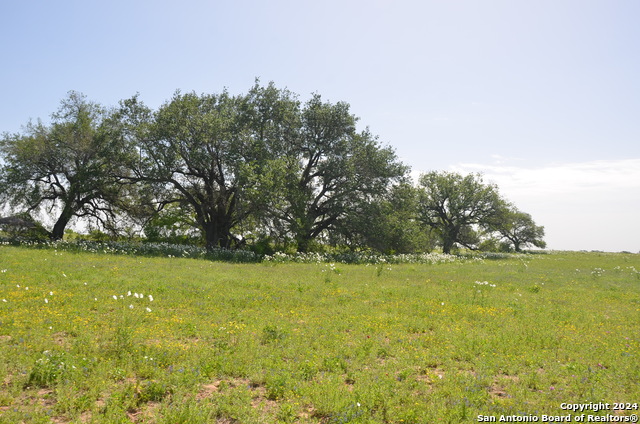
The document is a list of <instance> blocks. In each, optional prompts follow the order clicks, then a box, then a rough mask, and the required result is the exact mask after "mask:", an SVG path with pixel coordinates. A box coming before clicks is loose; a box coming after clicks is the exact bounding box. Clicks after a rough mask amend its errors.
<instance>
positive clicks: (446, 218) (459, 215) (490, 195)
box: [419, 172, 503, 253]
mask: <svg viewBox="0 0 640 424" xmlns="http://www.w3.org/2000/svg"><path fill="white" fill-rule="evenodd" d="M419 184H420V189H421V192H420V200H419V216H420V220H421V221H422V223H423V224H424V225H425V226H427V227H430V228H432V229H433V231H434V232H435V233H436V234H437V236H438V237H439V238H440V242H441V245H442V250H443V252H444V253H450V252H451V250H452V249H453V247H454V246H455V245H456V243H458V244H460V245H462V246H465V247H469V248H475V246H476V245H477V244H478V243H479V242H480V239H479V237H478V233H477V231H478V229H482V228H488V227H489V226H490V225H491V224H492V223H493V222H494V221H495V220H496V218H497V216H498V213H499V211H500V208H501V207H502V204H503V200H502V199H501V198H500V196H499V194H498V188H497V187H496V186H495V185H493V184H485V183H484V182H483V180H482V176H481V175H479V174H469V175H466V176H463V175H460V174H457V173H453V172H430V173H427V174H423V175H422V176H421V177H420V181H419Z"/></svg>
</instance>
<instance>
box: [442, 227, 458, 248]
mask: <svg viewBox="0 0 640 424" xmlns="http://www.w3.org/2000/svg"><path fill="white" fill-rule="evenodd" d="M457 239H458V230H457V229H456V227H447V228H445V230H444V234H443V235H442V253H444V254H446V255H449V254H451V249H452V248H453V245H454V244H456V240H457Z"/></svg>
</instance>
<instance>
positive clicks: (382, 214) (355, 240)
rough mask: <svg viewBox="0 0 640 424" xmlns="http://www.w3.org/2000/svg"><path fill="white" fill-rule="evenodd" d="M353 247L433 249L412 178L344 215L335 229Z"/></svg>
mask: <svg viewBox="0 0 640 424" xmlns="http://www.w3.org/2000/svg"><path fill="white" fill-rule="evenodd" d="M334 237H336V238H337V239H338V240H339V241H340V242H342V243H344V244H346V245H347V246H350V247H352V248H369V249H373V250H375V251H378V252H380V253H385V254H396V253H415V252H425V251H431V250H432V249H433V247H434V246H433V240H432V238H431V237H430V235H429V232H428V231H425V229H424V228H423V226H422V225H421V223H420V221H419V220H418V190H417V189H416V188H415V187H414V186H413V185H412V184H410V183H409V182H402V183H400V184H396V185H393V186H392V187H391V188H390V189H389V190H388V192H387V193H384V194H383V195H382V196H380V197H378V198H376V199H375V200H374V201H372V202H369V203H366V204H364V205H363V207H362V208H361V209H360V210H358V211H354V212H352V213H350V214H349V215H348V216H347V219H343V220H341V221H340V223H339V224H338V226H337V231H335V232H334Z"/></svg>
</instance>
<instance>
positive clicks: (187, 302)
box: [0, 246, 640, 423]
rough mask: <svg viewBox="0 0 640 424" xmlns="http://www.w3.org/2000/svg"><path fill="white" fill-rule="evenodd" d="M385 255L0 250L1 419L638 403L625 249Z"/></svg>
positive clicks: (349, 418) (320, 414)
mask: <svg viewBox="0 0 640 424" xmlns="http://www.w3.org/2000/svg"><path fill="white" fill-rule="evenodd" d="M176 256H177V255H176ZM285 262H286V263H285ZM389 262H391V261H385V262H382V261H378V263H376V264H371V263H368V264H345V263H340V262H337V261H336V262H335V263H331V262H330V263H326V262H323V261H302V263H300V262H295V261H293V260H286V261H285V260H283V261H278V260H276V261H272V260H268V261H264V262H262V263H232V262H212V261H208V260H202V259H186V258H168V257H141V256H133V255H117V256H116V255H107V254H104V253H91V252H80V251H65V250H60V249H58V250H55V249H39V250H35V249H30V248H25V247H11V246H0V382H1V384H2V386H1V388H0V422H2V423H4V422H6V423H14V422H28V423H31V422H33V423H45V422H46V423H49V422H52V421H53V422H60V423H65V422H93V423H114V422H149V423H179V422H184V423H205V422H219V423H231V422H241V423H272V422H297V423H348V422H351V423H390V422H392V423H411V422H413V423H425V422H436V423H437V422H477V416H478V415H487V416H499V415H501V414H504V415H511V414H537V415H541V414H553V415H567V413H566V411H563V410H561V409H560V404H561V403H563V402H572V403H576V402H599V401H603V400H604V401H606V402H611V403H613V402H630V403H632V404H633V403H634V402H638V400H639V399H640V389H639V387H640V385H639V384H638V383H639V382H640V381H639V379H640V360H639V358H638V348H639V347H640V337H639V336H638V335H639V334H640V290H639V289H640V277H639V276H640V274H639V273H638V271H637V269H640V257H639V255H633V254H598V253H552V254H548V255H528V256H517V257H509V258H498V259H495V260H491V261H488V260H477V259H473V260H469V259H464V260H446V261H435V262H425V263H419V262H418V261H416V262H414V263H403V264H399V263H389ZM45 299H46V301H45ZM607 412H611V411H599V412H597V413H594V415H598V414H605V413H607ZM632 412H634V411H618V412H617V413H618V414H629V413H632Z"/></svg>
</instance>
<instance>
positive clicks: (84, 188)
mask: <svg viewBox="0 0 640 424" xmlns="http://www.w3.org/2000/svg"><path fill="white" fill-rule="evenodd" d="M52 119H53V123H52V124H51V125H45V124H43V123H42V122H40V121H38V122H36V123H33V122H30V123H29V124H27V125H26V127H25V133H24V134H13V135H9V134H5V135H4V136H3V138H2V139H1V140H0V156H2V158H3V160H4V162H5V166H3V167H2V168H1V169H0V187H2V188H3V189H2V190H0V199H2V200H4V201H6V202H8V203H10V204H11V205H12V206H13V207H14V208H18V209H20V210H26V211H27V212H31V211H39V210H40V209H41V208H48V210H50V211H51V210H53V209H54V207H55V209H56V210H57V211H58V215H57V216H56V217H53V219H52V220H53V221H54V222H55V223H54V226H53V229H52V230H51V232H50V237H51V238H52V239H61V238H62V236H63V235H64V230H65V228H66V226H67V224H68V223H69V222H70V221H71V219H72V218H74V217H77V216H86V217H91V218H92V219H94V220H96V221H97V222H99V223H101V224H102V225H104V226H106V227H110V226H112V225H113V219H114V217H115V212H114V209H115V208H116V205H117V204H118V201H119V199H120V198H121V197H124V189H125V187H124V186H122V185H121V184H118V182H119V181H118V177H117V175H118V174H119V173H120V171H121V170H120V168H121V164H122V163H123V161H122V157H121V153H122V152H123V148H122V146H121V145H120V144H119V142H120V139H119V138H118V137H117V136H114V134H113V132H112V130H111V126H110V118H109V115H108V113H107V112H106V110H105V109H104V108H103V107H102V106H100V105H98V104H96V103H92V102H89V101H87V100H86V98H85V97H84V96H83V95H81V94H79V93H76V92H70V93H69V95H68V97H67V98H66V99H64V100H63V101H62V102H61V106H60V109H59V110H58V111H57V112H56V113H54V114H53V115H52Z"/></svg>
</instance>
